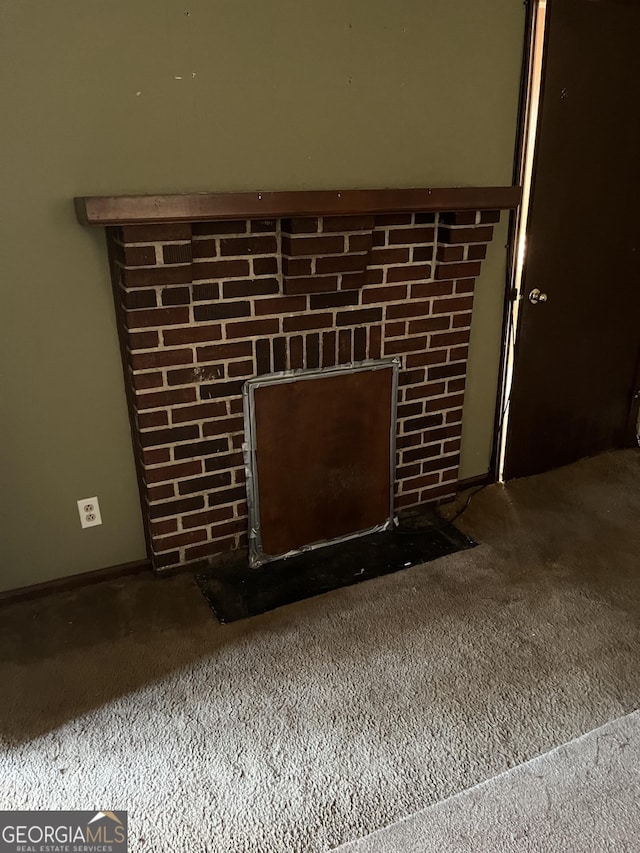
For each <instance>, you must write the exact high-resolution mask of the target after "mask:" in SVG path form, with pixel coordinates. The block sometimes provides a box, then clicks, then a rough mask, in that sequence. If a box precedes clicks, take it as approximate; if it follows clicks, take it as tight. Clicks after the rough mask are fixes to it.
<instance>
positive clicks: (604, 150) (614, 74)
mask: <svg viewBox="0 0 640 853" xmlns="http://www.w3.org/2000/svg"><path fill="white" fill-rule="evenodd" d="M548 14H549V18H548V30H547V48H546V59H545V66H544V72H543V75H544V76H543V89H542V102H541V112H540V119H539V132H538V148H537V153H536V160H535V166H534V175H533V186H532V204H531V212H530V220H529V228H528V237H527V255H526V260H525V268H524V281H523V287H522V296H523V298H522V301H521V316H520V329H519V334H518V341H517V348H516V359H515V368H514V382H513V388H512V396H511V406H510V419H509V427H508V432H507V453H506V468H505V475H506V477H507V478H509V477H518V476H523V475H526V474H533V473H537V472H540V471H545V470H548V469H550V468H554V467H557V466H559V465H564V464H566V463H569V462H572V461H574V460H576V459H579V458H581V457H583V456H589V455H592V454H595V453H599V452H601V451H605V450H609V449H612V448H616V447H622V446H626V445H628V444H629V443H631V441H632V437H633V431H632V429H631V421H632V410H633V407H634V404H633V397H634V391H635V390H636V381H637V380H636V370H637V366H638V358H639V354H640V2H635V0H634V2H629V0H550V2H549V4H548ZM536 288H537V289H538V290H539V291H541V292H542V293H543V294H546V295H547V301H546V302H542V301H540V302H538V303H537V304H532V303H531V302H530V301H529V298H528V296H529V294H530V293H531V291H533V290H534V289H536Z"/></svg>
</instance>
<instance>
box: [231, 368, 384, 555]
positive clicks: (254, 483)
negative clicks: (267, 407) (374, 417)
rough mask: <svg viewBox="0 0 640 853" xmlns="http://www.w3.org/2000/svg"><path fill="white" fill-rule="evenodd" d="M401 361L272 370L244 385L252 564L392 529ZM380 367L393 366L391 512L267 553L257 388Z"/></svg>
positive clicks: (245, 444) (245, 448)
mask: <svg viewBox="0 0 640 853" xmlns="http://www.w3.org/2000/svg"><path fill="white" fill-rule="evenodd" d="M400 366H401V361H400V359H399V358H397V357H394V358H382V359H367V360H364V361H360V362H352V363H349V364H345V365H339V366H336V367H327V368H315V369H303V370H286V371H280V372H276V373H269V374H265V375H262V376H258V377H254V378H252V379H249V380H247V382H245V383H244V386H243V388H242V398H243V409H244V424H245V432H244V435H245V442H244V444H243V446H242V451H243V456H244V465H245V474H246V489H247V504H248V515H249V549H248V550H249V555H248V557H249V565H250V566H251V567H252V568H257V567H259V566H262V565H264V564H265V563H268V562H272V561H273V560H277V559H284V558H286V557H291V556H293V555H294V554H301V553H304V552H306V551H313V550H315V549H317V548H324V547H326V546H327V545H334V544H337V543H339V542H346V541H349V540H350V539H356V538H359V537H360V536H365V535H367V534H370V533H378V532H381V531H385V530H390V529H391V528H392V527H393V525H394V521H395V511H394V484H395V470H396V432H397V404H398V402H397V401H398V377H399V371H400ZM377 370H391V412H390V430H389V515H388V517H387V518H386V519H385V520H384V521H383V522H381V523H380V524H377V525H374V526H373V527H368V528H365V529H363V530H358V531H355V532H354V533H350V534H347V535H345V536H339V537H336V538H334V539H327V540H323V541H320V542H313V543H310V544H308V545H303V546H302V547H300V548H298V549H294V550H291V551H288V552H286V553H284V554H276V555H274V554H268V553H266V552H265V551H264V549H263V543H262V532H261V529H260V498H259V489H258V465H257V435H256V401H255V392H256V391H257V390H258V389H259V388H262V387H264V386H268V385H274V384H276V383H286V382H300V381H306V380H312V379H318V378H321V377H332V376H342V375H352V374H354V373H362V372H365V371H366V372H370V371H377Z"/></svg>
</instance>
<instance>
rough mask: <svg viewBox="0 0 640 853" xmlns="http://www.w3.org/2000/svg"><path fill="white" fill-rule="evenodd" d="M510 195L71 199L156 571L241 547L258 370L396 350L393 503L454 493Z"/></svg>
mask: <svg viewBox="0 0 640 853" xmlns="http://www.w3.org/2000/svg"><path fill="white" fill-rule="evenodd" d="M367 193H369V194H367ZM385 193H386V194H387V195H386V196H385ZM434 194H435V197H434ZM241 196H243V197H244V198H241ZM303 197H304V198H303ZM311 197H314V198H311ZM356 197H357V198H356ZM518 198H519V192H518V190H517V188H511V187H507V188H493V189H491V188H490V189H487V190H482V189H477V188H473V189H469V190H464V189H453V190H433V191H432V190H404V191H403V190H398V191H391V190H389V191H344V192H342V193H322V192H320V193H272V194H257V193H256V194H233V195H229V196H215V195H213V194H211V195H207V194H199V195H195V196H164V197H153V196H151V197H139V198H137V199H136V197H123V198H120V199H119V198H118V197H115V198H111V199H78V200H77V209H78V212H79V218H80V219H81V221H82V222H84V223H88V224H96V225H104V226H105V227H106V229H107V240H108V246H109V257H110V265H111V273H112V280H113V285H114V294H115V303H116V311H117V318H118V327H119V333H120V341H121V348H122V356H123V364H124V370H125V382H126V388H127V395H128V401H129V409H130V415H131V424H132V435H133V442H134V449H135V456H136V464H137V469H138V475H139V482H140V491H141V500H142V508H143V518H144V522H145V530H146V536H147V543H148V547H149V553H150V556H151V559H152V562H153V565H154V567H155V568H156V569H157V570H165V569H170V568H174V567H177V566H183V565H190V564H201V563H202V562H211V561H215V560H216V559H219V558H220V557H222V556H224V555H227V554H229V553H230V552H234V551H238V550H239V549H244V548H246V545H247V525H248V521H247V494H246V486H245V468H244V458H243V451H242V448H243V444H244V441H245V436H244V420H243V402H242V388H243V384H244V383H245V381H246V380H248V379H250V378H254V377H256V376H262V375H267V374H271V373H278V372H282V371H302V370H306V369H317V368H331V367H335V366H337V365H346V364H350V363H360V362H363V361H368V360H376V359H380V358H384V357H390V356H392V357H397V358H399V359H400V361H401V365H400V373H399V389H398V401H397V423H396V438H395V442H396V450H397V458H396V466H397V467H396V474H395V487H394V493H395V500H394V505H395V510H396V511H400V510H404V509H408V508H410V507H417V506H420V505H423V504H427V503H430V502H434V501H439V500H443V499H447V498H449V497H450V496H452V495H453V494H454V492H455V488H456V482H457V477H458V463H459V459H460V436H461V427H462V407H463V401H464V387H465V377H466V370H467V357H468V344H469V331H470V325H471V317H472V306H473V291H474V284H475V279H476V277H477V276H478V274H479V273H480V266H481V262H482V260H483V258H484V257H485V253H486V247H487V244H488V243H489V241H490V240H491V238H492V236H493V224H494V223H496V222H498V220H499V217H500V209H501V208H502V209H504V208H509V207H514V206H515V205H516V204H517V203H518ZM157 199H161V202H158V201H157ZM221 199H222V200H223V201H221ZM362 199H364V201H363V200H362ZM263 202H264V204H263ZM356 202H358V203H356Z"/></svg>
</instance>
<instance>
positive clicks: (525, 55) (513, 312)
mask: <svg viewBox="0 0 640 853" xmlns="http://www.w3.org/2000/svg"><path fill="white" fill-rule="evenodd" d="M548 2H553V0H525V5H526V19H525V31H524V44H523V52H522V71H521V75H520V98H519V105H518V122H517V129H516V141H515V151H514V162H513V183H514V184H515V185H517V186H521V187H522V188H523V198H522V204H521V206H520V207H519V208H518V209H517V210H515V211H511V213H510V215H509V230H508V238H507V249H508V251H507V271H506V276H505V288H504V302H503V313H502V342H501V346H500V368H499V377H498V393H497V395H496V406H495V413H494V424H493V444H492V449H491V460H490V463H489V473H488V475H487V478H486V482H487V483H495V482H498V481H499V480H500V479H501V476H502V467H503V462H504V460H503V454H504V442H505V439H506V420H505V419H506V416H507V413H508V406H509V396H510V389H511V372H512V368H513V358H514V350H515V340H516V335H517V320H518V310H517V303H518V300H519V299H520V296H521V294H520V281H521V278H522V260H523V254H522V252H521V251H520V245H519V242H520V240H521V238H522V236H523V234H524V233H525V231H526V224H527V219H528V214H529V205H530V192H531V185H532V182H533V171H534V162H535V151H536V143H537V123H538V114H539V100H540V97H541V94H542V76H543V70H544V57H545V54H546V47H547V38H548V30H547V27H546V7H547V3H548ZM536 63H537V64H536Z"/></svg>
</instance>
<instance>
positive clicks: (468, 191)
mask: <svg viewBox="0 0 640 853" xmlns="http://www.w3.org/2000/svg"><path fill="white" fill-rule="evenodd" d="M521 195H522V192H521V188H520V187H518V186H511V187H435V188H430V189H373V190H300V191H290V192H241V193H211V192H202V193H179V194H174V195H116V196H82V197H79V198H76V199H75V200H74V201H75V208H76V214H77V217H78V220H79V221H80V222H81V223H82V224H83V225H98V226H107V225H135V224H145V223H162V222H197V221H212V220H218V219H272V218H278V217H286V216H335V215H349V214H375V213H393V212H396V211H402V212H404V213H412V212H418V211H447V210H509V209H513V208H515V207H517V206H518V205H519V203H520V198H521Z"/></svg>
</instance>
